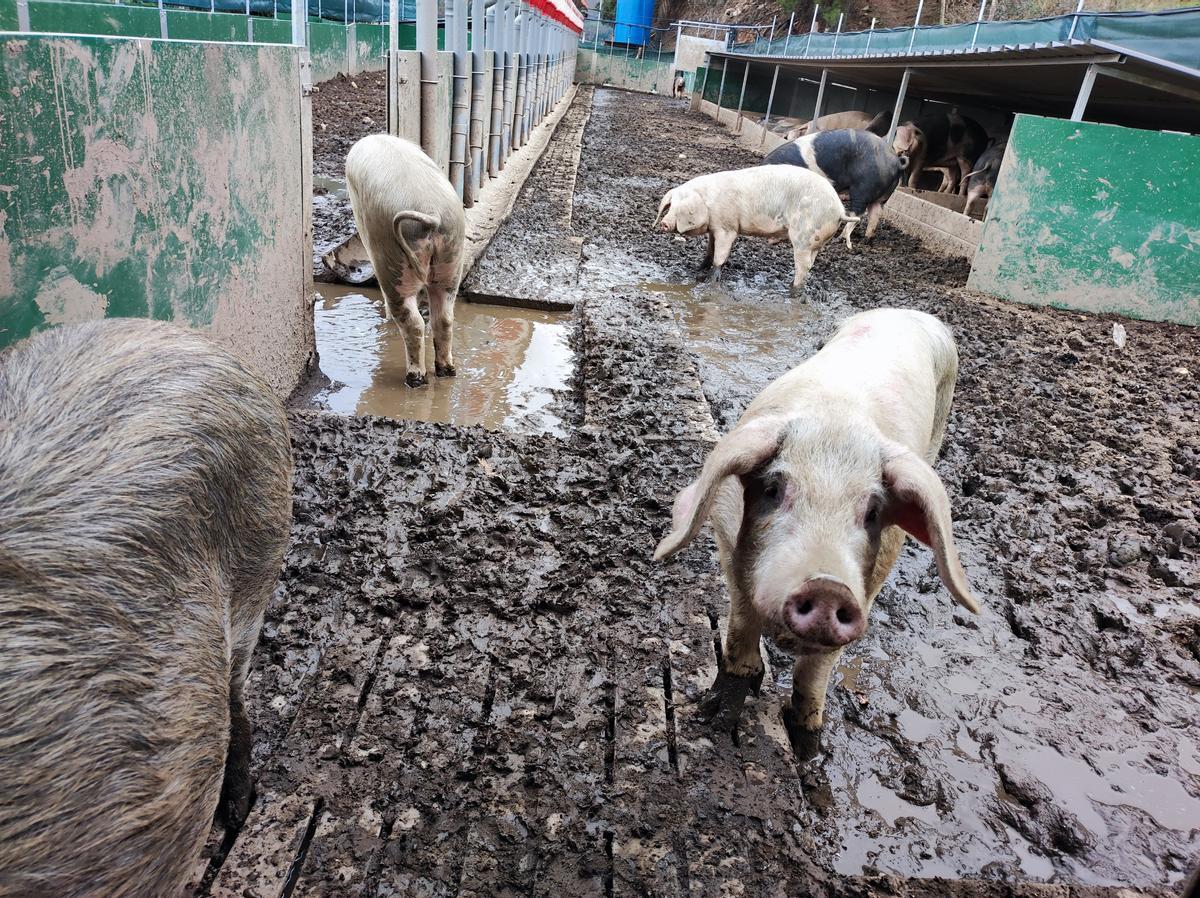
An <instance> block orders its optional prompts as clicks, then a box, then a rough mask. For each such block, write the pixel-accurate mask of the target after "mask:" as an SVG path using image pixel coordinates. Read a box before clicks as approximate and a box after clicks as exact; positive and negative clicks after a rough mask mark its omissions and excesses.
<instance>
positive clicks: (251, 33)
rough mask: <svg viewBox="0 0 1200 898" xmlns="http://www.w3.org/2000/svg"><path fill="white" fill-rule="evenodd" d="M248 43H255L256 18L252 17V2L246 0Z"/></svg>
mask: <svg viewBox="0 0 1200 898" xmlns="http://www.w3.org/2000/svg"><path fill="white" fill-rule="evenodd" d="M246 43H248V44H252V43H254V17H253V16H252V15H250V0H246Z"/></svg>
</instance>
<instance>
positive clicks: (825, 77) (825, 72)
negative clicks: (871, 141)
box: [812, 69, 908, 122]
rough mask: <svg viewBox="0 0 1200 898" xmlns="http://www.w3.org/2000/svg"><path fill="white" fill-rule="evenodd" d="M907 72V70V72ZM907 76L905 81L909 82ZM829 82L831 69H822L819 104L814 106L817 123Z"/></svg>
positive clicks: (813, 117) (818, 90)
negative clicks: (826, 83) (826, 85)
mask: <svg viewBox="0 0 1200 898" xmlns="http://www.w3.org/2000/svg"><path fill="white" fill-rule="evenodd" d="M905 71H906V72H907V70H905ZM907 77H908V76H907V74H906V75H905V80H906V81H907ZM828 80H829V69H821V85H820V87H818V88H817V103H816V105H815V106H813V114H812V120H813V121H814V122H815V121H816V120H817V119H819V118H820V117H821V106H822V105H824V103H825V82H827V81H828Z"/></svg>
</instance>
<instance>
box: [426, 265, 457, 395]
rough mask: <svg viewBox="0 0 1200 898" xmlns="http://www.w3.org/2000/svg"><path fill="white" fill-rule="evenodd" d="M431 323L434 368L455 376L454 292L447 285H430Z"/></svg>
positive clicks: (443, 374) (445, 375) (440, 375)
mask: <svg viewBox="0 0 1200 898" xmlns="http://www.w3.org/2000/svg"><path fill="white" fill-rule="evenodd" d="M428 292H429V323H430V325H431V327H432V328H433V370H434V373H436V374H437V376H438V377H454V376H455V375H456V374H457V373H458V372H457V371H456V370H455V368H454V346H453V343H454V294H453V292H452V291H448V290H446V288H445V287H434V286H430V287H428Z"/></svg>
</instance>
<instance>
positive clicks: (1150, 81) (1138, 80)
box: [1096, 66, 1200, 100]
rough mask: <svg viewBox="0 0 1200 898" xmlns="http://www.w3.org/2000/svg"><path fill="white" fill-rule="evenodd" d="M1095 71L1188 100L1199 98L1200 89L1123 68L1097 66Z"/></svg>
mask: <svg viewBox="0 0 1200 898" xmlns="http://www.w3.org/2000/svg"><path fill="white" fill-rule="evenodd" d="M1096 72H1097V74H1100V75H1107V76H1108V77H1109V78H1116V79H1118V80H1120V81H1129V82H1131V83H1133V84H1140V85H1141V86H1142V87H1149V88H1153V89H1154V90H1161V91H1163V93H1168V94H1175V95H1176V96H1179V97H1187V98H1188V99H1189V100H1200V90H1191V89H1189V88H1186V87H1182V86H1180V85H1178V84H1172V83H1171V82H1169V81H1162V80H1160V79H1158V78H1151V77H1150V76H1149V75H1136V74H1134V73H1133V72H1126V71H1125V70H1124V69H1118V68H1112V67H1110V66H1098V67H1097V69H1096Z"/></svg>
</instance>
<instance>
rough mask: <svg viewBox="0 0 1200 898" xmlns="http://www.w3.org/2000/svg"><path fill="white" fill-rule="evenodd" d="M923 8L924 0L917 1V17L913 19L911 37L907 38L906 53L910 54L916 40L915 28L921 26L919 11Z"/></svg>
mask: <svg viewBox="0 0 1200 898" xmlns="http://www.w3.org/2000/svg"><path fill="white" fill-rule="evenodd" d="M924 7H925V0H919V2H918V3H917V17H916V18H915V19H913V27H912V35H911V36H910V37H909V38H908V52H909V53H911V52H912V48H913V44H914V43H915V42H916V40H917V26H918V25H920V24H921V10H922V9H923V8H924Z"/></svg>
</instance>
